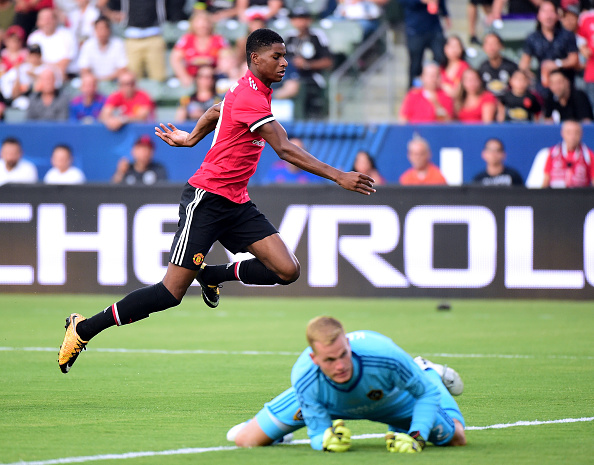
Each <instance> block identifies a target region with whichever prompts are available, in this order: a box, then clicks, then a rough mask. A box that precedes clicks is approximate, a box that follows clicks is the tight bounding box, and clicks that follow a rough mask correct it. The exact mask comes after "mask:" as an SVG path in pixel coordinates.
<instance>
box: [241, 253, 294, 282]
mask: <svg viewBox="0 0 594 465" xmlns="http://www.w3.org/2000/svg"><path fill="white" fill-rule="evenodd" d="M237 274H238V275H239V279H240V280H241V282H242V283H244V284H260V285H268V286H269V285H272V284H290V283H291V282H292V281H284V280H282V279H281V278H279V276H278V275H277V274H276V273H273V272H272V271H270V270H269V269H268V268H266V267H265V266H264V264H263V263H262V262H261V261H260V260H258V259H257V258H252V259H251V260H244V261H242V262H239V265H238V268H237Z"/></svg>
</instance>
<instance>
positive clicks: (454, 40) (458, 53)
mask: <svg viewBox="0 0 594 465" xmlns="http://www.w3.org/2000/svg"><path fill="white" fill-rule="evenodd" d="M443 53H444V55H445V57H446V62H445V65H444V66H443V67H442V69H441V87H442V88H443V90H445V91H446V93H447V94H448V95H449V96H450V97H452V98H456V96H457V95H458V94H459V93H460V88H461V86H462V74H464V71H466V70H467V69H468V68H470V65H469V64H468V63H466V61H465V57H466V53H465V52H464V44H463V43H462V39H460V37H458V36H450V37H449V38H448V40H447V41H446V43H445V45H444V46H443Z"/></svg>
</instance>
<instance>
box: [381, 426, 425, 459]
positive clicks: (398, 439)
mask: <svg viewBox="0 0 594 465" xmlns="http://www.w3.org/2000/svg"><path fill="white" fill-rule="evenodd" d="M424 447H425V440H424V439H423V437H422V436H421V435H420V434H419V432H418V431H415V432H414V433H410V435H409V434H406V433H394V432H393V431H388V433H386V449H388V450H389V451H390V452H402V453H405V454H414V453H417V452H421V451H422V450H423V448H424Z"/></svg>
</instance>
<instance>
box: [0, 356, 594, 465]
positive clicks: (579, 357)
mask: <svg viewBox="0 0 594 465" xmlns="http://www.w3.org/2000/svg"><path fill="white" fill-rule="evenodd" d="M57 350H58V349H57V348H55V347H0V352H11V351H23V352H55V351H57ZM91 350H92V351H93V352H106V353H119V354H164V355H283V356H286V355H290V356H293V357H295V356H298V355H301V352H285V351H266V350H264V351H262V350H202V349H194V350H169V349H117V348H105V347H103V348H102V347H99V348H94V349H91ZM423 356H425V357H444V358H503V359H537V358H547V359H559V360H594V356H589V355H581V356H578V355H545V356H542V357H539V356H536V355H521V354H449V353H444V352H439V353H427V354H425V353H424V354H423ZM0 465H1V464H0Z"/></svg>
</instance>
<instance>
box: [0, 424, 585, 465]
mask: <svg viewBox="0 0 594 465" xmlns="http://www.w3.org/2000/svg"><path fill="white" fill-rule="evenodd" d="M586 421H594V417H583V418H563V419H560V420H548V421H538V420H535V421H517V422H515V423H501V424H498V425H490V426H469V427H467V428H466V429H467V430H471V431H472V430H475V431H481V430H486V429H502V428H511V427H514V426H538V425H550V424H557V423H577V422H586ZM383 436H384V435H383V434H361V435H358V436H353V437H352V439H373V438H381V437H383ZM308 443H309V439H299V440H296V441H293V442H291V443H288V444H281V445H283V446H291V445H299V444H308ZM237 449H239V447H235V446H227V447H224V446H220V447H196V448H189V447H186V448H183V449H172V450H162V451H145V452H127V453H125V454H102V455H88V456H83V457H64V458H59V459H51V460H36V461H33V462H14V463H10V464H0V465H57V464H66V463H84V462H94V461H99V460H123V459H132V458H139V457H155V456H162V455H187V454H203V453H205V452H222V451H231V450H237Z"/></svg>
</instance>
